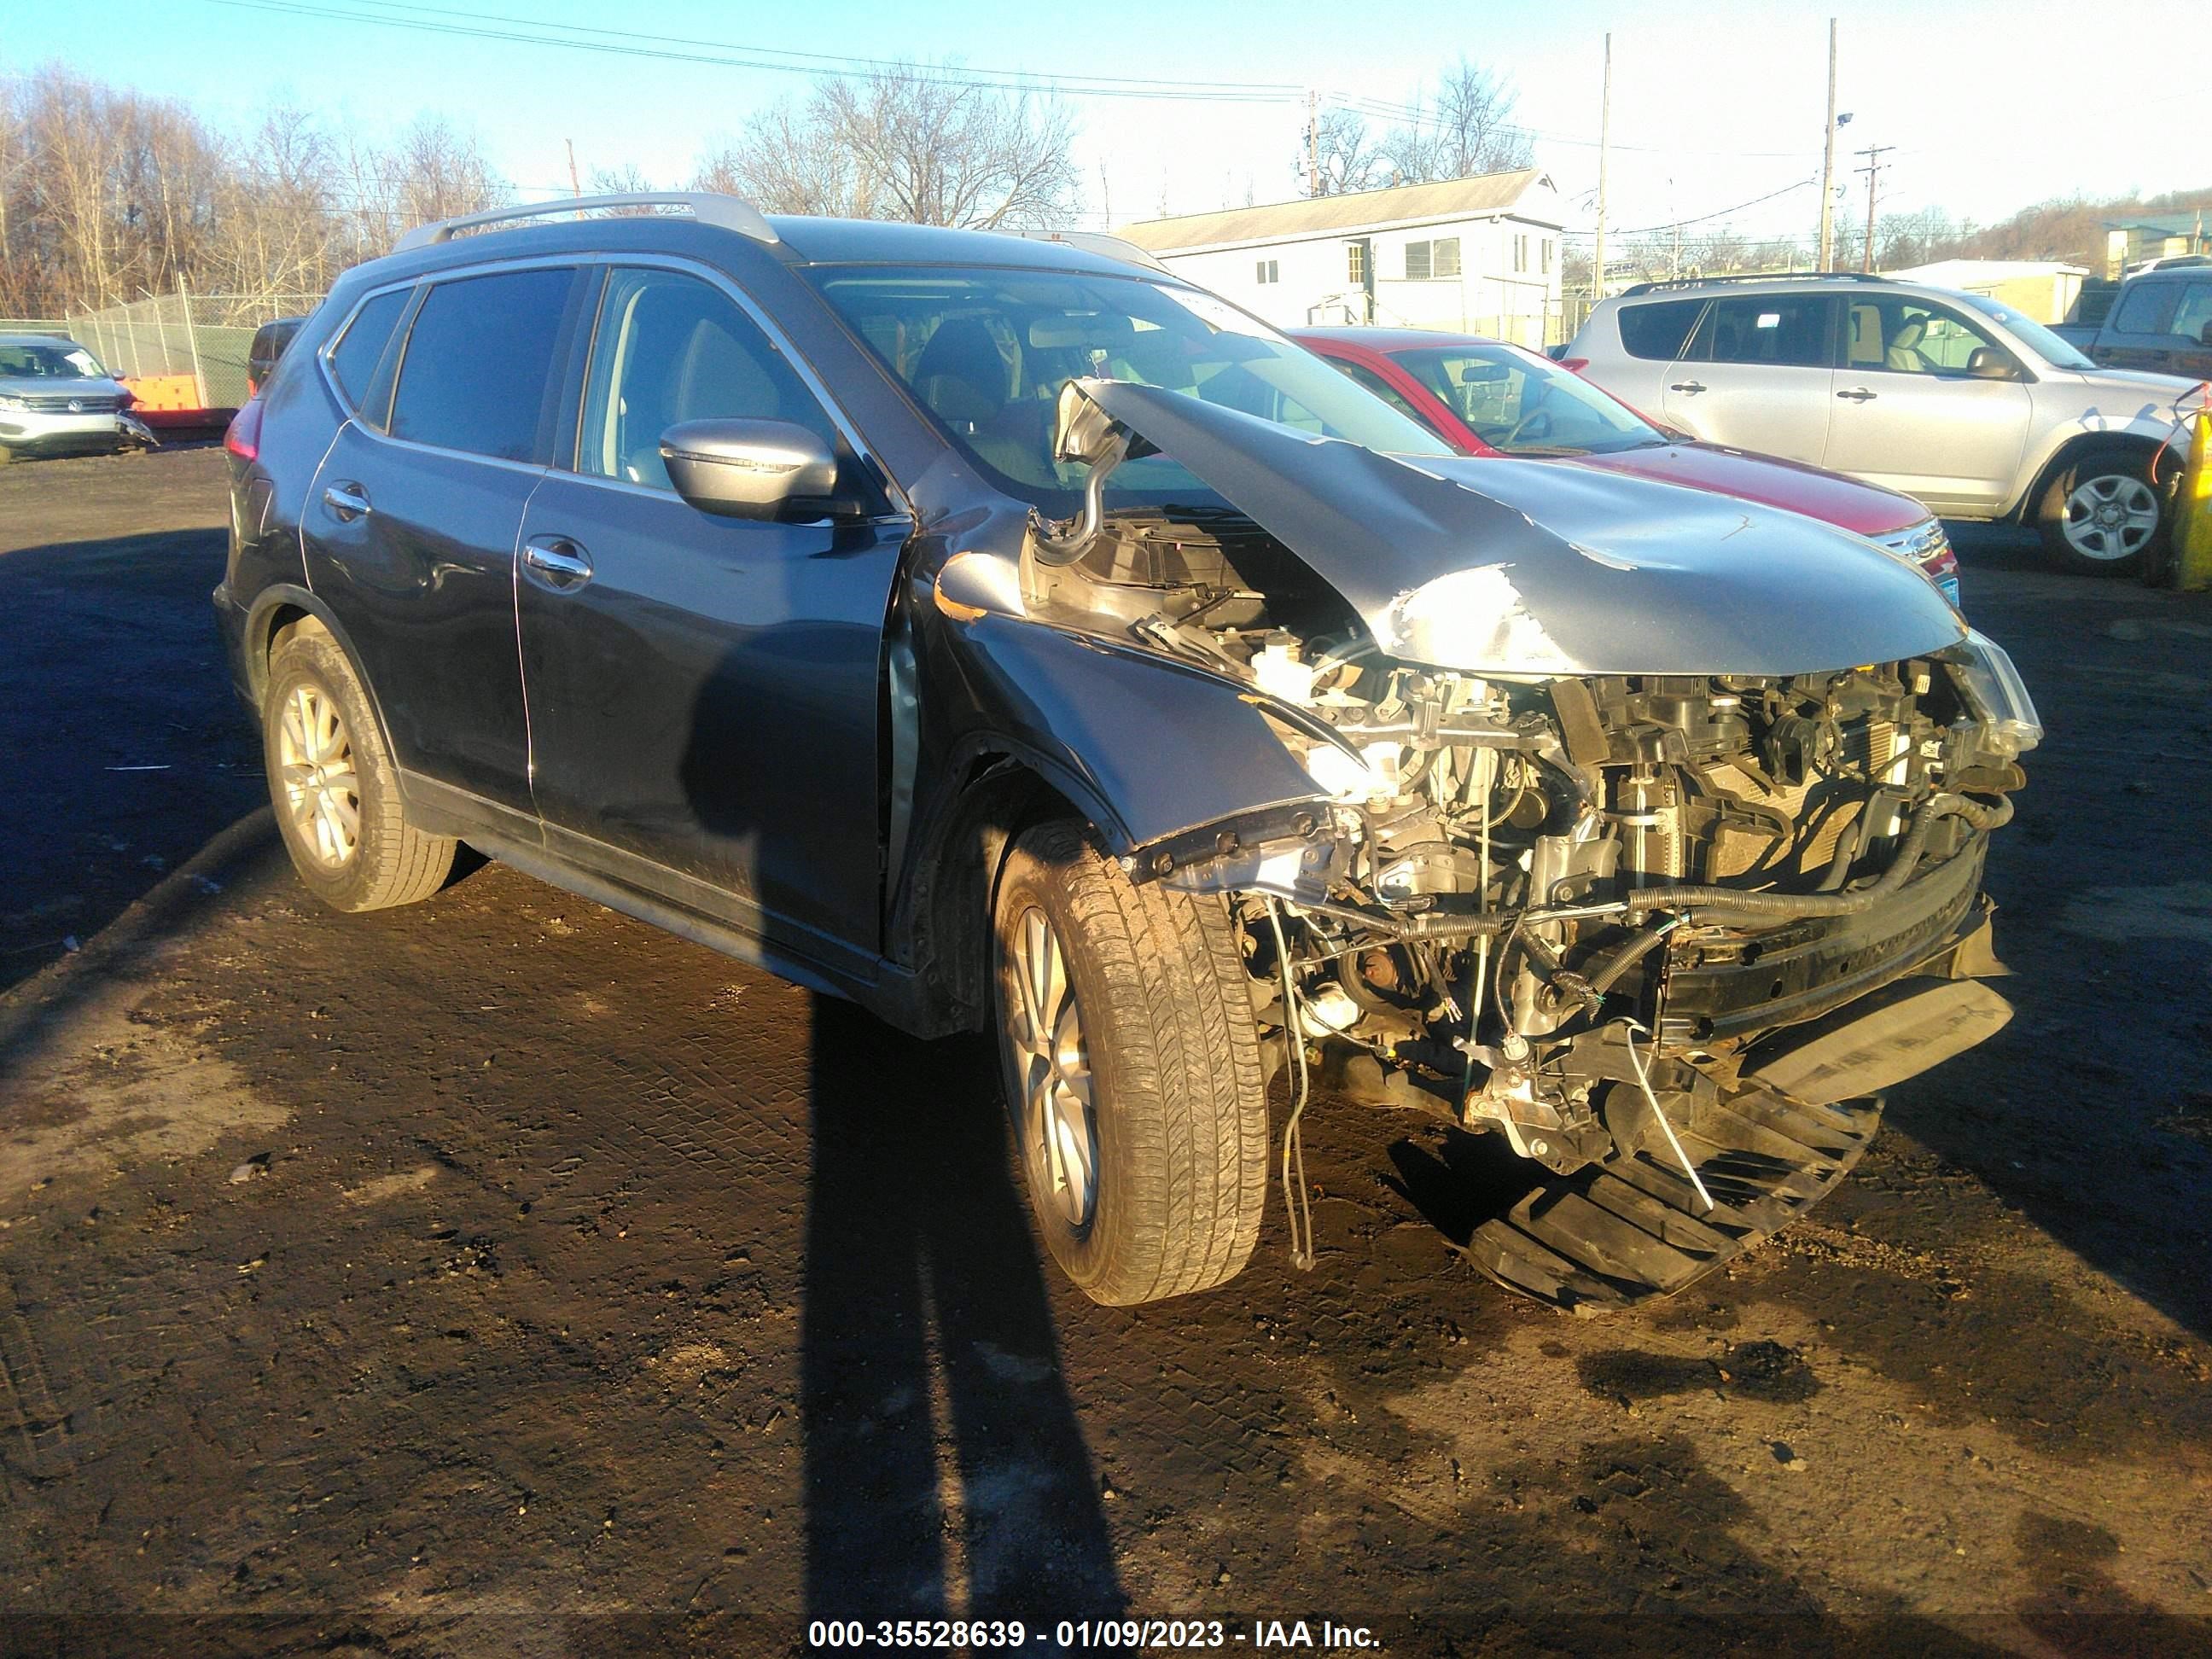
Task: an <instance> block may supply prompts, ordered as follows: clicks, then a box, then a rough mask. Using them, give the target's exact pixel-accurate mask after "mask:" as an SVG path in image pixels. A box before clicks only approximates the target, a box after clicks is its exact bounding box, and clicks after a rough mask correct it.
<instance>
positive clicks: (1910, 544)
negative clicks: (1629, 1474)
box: [1875, 519, 1951, 565]
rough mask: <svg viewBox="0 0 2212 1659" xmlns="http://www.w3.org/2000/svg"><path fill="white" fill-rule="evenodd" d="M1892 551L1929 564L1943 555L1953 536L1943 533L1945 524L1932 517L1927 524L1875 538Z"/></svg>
mask: <svg viewBox="0 0 2212 1659" xmlns="http://www.w3.org/2000/svg"><path fill="white" fill-rule="evenodd" d="M1875 540H1876V541H1879V542H1880V543H1881V544H1882V545H1883V546H1884V547H1886V548H1887V549H1888V550H1890V551H1891V552H1893V553H1895V554H1898V555H1899V556H1902V557H1905V558H1908V559H1910V560H1911V561H1912V562H1914V563H1915V564H1923V565H1924V564H1927V563H1929V562H1931V561H1933V560H1936V559H1939V558H1941V557H1942V556H1943V553H1944V551H1945V550H1947V549H1948V547H1949V546H1950V545H1951V538H1949V537H1948V536H1946V535H1945V534H1944V533H1943V526H1942V525H1940V524H1938V523H1936V520H1933V519H1930V520H1928V522H1927V523H1925V524H1917V525H1914V526H1912V527H1911V529H1909V530H1900V531H1899V532H1897V533H1896V534H1895V535H1892V536H1877V537H1876V538H1875Z"/></svg>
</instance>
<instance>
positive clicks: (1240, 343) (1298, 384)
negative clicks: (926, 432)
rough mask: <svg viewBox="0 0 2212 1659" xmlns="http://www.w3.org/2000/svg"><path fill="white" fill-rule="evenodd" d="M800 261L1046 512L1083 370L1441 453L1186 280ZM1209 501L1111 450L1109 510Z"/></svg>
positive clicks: (996, 468) (871, 342)
mask: <svg viewBox="0 0 2212 1659" xmlns="http://www.w3.org/2000/svg"><path fill="white" fill-rule="evenodd" d="M808 274H809V276H811V278H812V279H813V281H814V282H815V283H816V284H817V285H818V286H819V287H820V289H821V290H822V292H823V295H824V296H825V297H826V298H827V299H828V300H829V303H830V304H831V305H832V306H833V307H836V310H837V312H838V313H839V314H840V315H841V316H842V317H843V318H844V319H845V320H846V321H847V322H848V324H850V325H852V327H853V329H854V331H855V332H857V333H858V334H859V335H860V337H861V338H862V339H863V340H865V341H866V343H867V344H868V346H869V347H870V349H872V350H873V351H874V352H875V354H876V355H877V356H878V357H880V358H881V359H882V360H883V362H884V364H885V365H886V366H888V367H889V368H890V371H891V372H892V373H893V374H896V376H898V378H899V379H900V380H902V381H903V382H904V383H905V384H906V385H907V386H908V388H909V389H911V390H912V392H914V394H915V398H916V400H917V401H919V402H920V403H921V405H922V406H923V407H924V408H925V409H927V410H928V411H929V412H930V414H931V415H932V416H933V417H934V418H935V419H936V421H937V422H938V424H939V426H940V427H941V428H943V429H944V430H945V434H946V435H947V436H949V437H950V438H951V440H952V441H953V442H955V443H956V444H957V445H958V446H959V447H961V448H962V449H963V451H964V452H966V453H967V454H968V455H969V458H970V459H973V460H975V461H976V462H977V463H979V464H980V465H982V466H983V467H984V468H985V469H986V470H987V471H988V472H989V473H990V474H991V475H992V476H993V477H994V479H995V480H996V481H997V482H998V483H1000V485H1001V487H1003V488H1005V489H1007V490H1008V491H1009V492H1011V493H1012V494H1013V495H1017V496H1018V497H1020V498H1021V499H1023V500H1025V501H1032V502H1034V503H1036V505H1038V506H1039V507H1043V508H1045V509H1046V510H1048V511H1049V512H1051V513H1054V514H1055V515H1063V514H1066V513H1071V512H1073V510H1074V507H1075V503H1076V501H1077V499H1078V496H1079V492H1080V490H1081V488H1082V484H1083V479H1084V475H1085V472H1086V471H1088V469H1087V468H1086V467H1085V466H1084V465H1082V464H1080V463H1067V462H1060V461H1055V460H1054V459H1053V456H1052V435H1053V420H1054V404H1055V402H1056V400H1057V398H1059V396H1060V387H1061V386H1065V385H1066V383H1067V382H1068V381H1069V380H1074V379H1078V378H1080V377H1084V376H1101V377H1103V378H1105V379H1108V380H1124V381H1129V382H1133V383H1134V384H1137V385H1140V386H1159V387H1162V388H1164V389H1165V390H1167V391H1170V392H1182V393H1184V394H1186V395H1188V396H1189V397H1193V398H1200V399H1202V400H1204V401H1205V402H1206V403H1210V404H1219V405H1221V406H1222V407H1224V408H1227V409H1235V410H1242V411H1243V413H1245V414H1248V415H1256V416H1260V417H1261V419H1263V420H1268V421H1274V422H1279V423H1280V424H1282V425H1285V426H1288V427H1294V428H1297V430H1299V431H1301V432H1310V433H1312V434H1313V435H1316V437H1323V438H1342V439H1346V440H1347V441H1351V442H1352V443H1356V444H1360V445H1364V447H1367V448H1370V449H1377V450H1383V451H1385V452H1388V453H1393V454H1415V455H1448V454H1449V453H1451V451H1450V450H1449V448H1448V447H1446V446H1445V444H1444V443H1443V441H1442V440H1440V439H1438V438H1437V437H1436V436H1434V435H1432V434H1431V433H1430V432H1429V431H1428V430H1427V429H1426V428H1423V427H1419V426H1417V425H1415V424H1414V423H1413V422H1412V421H1409V420H1407V418H1406V417H1405V416H1402V415H1401V414H1399V413H1398V412H1397V411H1396V410H1394V409H1392V408H1391V407H1390V406H1389V404H1385V403H1383V401H1382V400H1381V399H1379V398H1375V397H1373V396H1371V395H1370V394H1369V393H1367V392H1363V391H1362V390H1360V388H1359V387H1358V386H1354V385H1352V383H1351V382H1350V381H1349V380H1346V379H1345V378H1344V377H1343V376H1342V375H1340V374H1338V373H1337V372H1336V371H1335V370H1334V369H1333V368H1330V367H1329V366H1328V364H1327V363H1325V362H1322V360H1321V359H1320V358H1318V357H1316V356H1313V355H1312V354H1311V353H1310V352H1308V351H1306V350H1304V349H1303V348H1301V347H1299V346H1297V345H1296V344H1294V343H1291V341H1289V340H1287V339H1285V338H1284V337H1282V336H1281V335H1279V334H1278V333H1276V332H1275V331H1273V330H1272V329H1270V328H1269V327H1267V325H1266V324H1264V323H1261V322H1258V321H1256V320H1255V319H1252V318H1250V317H1248V316H1246V315H1245V314H1244V313H1243V312H1241V311H1238V310H1237V308H1236V307H1234V306H1231V305H1230V304H1229V303H1228V302H1227V301H1223V300H1218V299H1216V298H1215V297H1214V296H1213V295H1210V294H1206V293H1203V292H1201V291H1200V290H1199V289H1190V288H1183V287H1181V286H1178V285H1176V284H1172V283H1162V282H1155V281H1152V280H1150V279H1148V278H1144V277H1134V276H1131V277H1121V276H1088V275H1077V274H1073V273H1068V272H1062V271H1048V270H992V269H981V268H970V267H954V266H945V265H931V266H917V267H914V268H911V269H898V268H891V267H886V266H882V265H828V266H817V267H816V268H815V269H813V270H811V271H810V272H809V273H808ZM1215 499H1216V497H1215V496H1214V494H1213V492H1212V490H1211V489H1207V488H1206V486H1205V485H1203V484H1201V483H1200V482H1199V481H1198V480H1197V479H1196V478H1194V477H1192V476H1191V475H1190V474H1189V473H1188V471H1185V470H1184V469H1183V468H1182V466H1181V465H1178V464H1177V463H1176V462H1175V461H1173V460H1171V459H1169V458H1168V457H1166V456H1164V455H1152V456H1146V457H1144V458H1143V459H1136V460H1129V461H1124V462H1123V463H1122V464H1121V465H1120V466H1118V467H1116V468H1115V470H1114V473H1113V478H1112V482H1111V483H1109V485H1108V487H1107V489H1106V491H1105V501H1106V505H1107V506H1108V507H1109V508H1111V507H1137V506H1160V505H1164V504H1167V503H1169V502H1175V503H1178V504H1181V503H1187V502H1198V503H1211V502H1212V501H1214V500H1215Z"/></svg>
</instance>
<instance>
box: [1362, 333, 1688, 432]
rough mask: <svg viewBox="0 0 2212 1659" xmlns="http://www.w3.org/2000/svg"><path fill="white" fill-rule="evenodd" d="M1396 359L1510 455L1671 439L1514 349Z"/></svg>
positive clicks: (1485, 347) (1403, 354) (1451, 350)
mask: <svg viewBox="0 0 2212 1659" xmlns="http://www.w3.org/2000/svg"><path fill="white" fill-rule="evenodd" d="M1391 356H1392V358H1393V361H1395V362H1397V363H1399V364H1400V365H1401V367H1403V368H1406V369H1407V371H1408V372H1410V373H1411V374H1413V378H1414V379H1415V380H1419V382H1420V383H1421V384H1422V385H1423V386H1426V387H1427V388H1428V389H1429V390H1430V391H1431V392H1434V393H1435V394H1436V395H1437V397H1438V398H1441V399H1443V405H1444V407H1445V408H1447V409H1449V410H1451V412H1452V413H1453V414H1455V415H1456V416H1459V417H1460V419H1461V420H1462V421H1464V422H1467V423H1468V425H1469V426H1470V427H1472V428H1474V433H1475V435H1476V436H1477V437H1479V438H1480V439H1481V440H1482V441H1483V442H1485V443H1486V444H1488V445H1489V446H1490V447H1492V449H1495V450H1498V451H1501V452H1502V453H1505V454H1508V455H1610V454H1613V453H1616V452H1617V451H1620V450H1624V449H1649V448H1650V447H1653V446H1655V445H1659V444H1663V443H1665V442H1666V441H1667V439H1666V437H1665V436H1664V435H1662V433H1661V432H1660V431H1659V429H1658V428H1656V427H1654V426H1652V425H1651V424H1650V422H1647V421H1645V420H1644V418H1643V417H1642V416H1639V415H1638V414H1637V413H1636V412H1635V411H1634V410H1632V409H1630V408H1628V407H1627V406H1626V404H1621V403H1619V402H1617V401H1616V400H1614V399H1613V398H1608V397H1607V396H1606V394H1605V393H1604V392H1601V391H1599V390H1598V389H1597V388H1596V387H1595V386H1592V385H1591V384H1590V383H1589V381H1587V380H1583V378H1582V377H1581V376H1580V375H1578V374H1575V373H1574V372H1573V371H1571V370H1570V369H1565V368H1559V366H1558V365H1557V364H1556V363H1552V362H1547V361H1546V360H1545V359H1543V358H1541V357H1538V356H1534V354H1532V353H1530V352H1526V351H1522V350H1520V349H1517V348H1516V347H1513V346H1510V345H1494V344H1468V345H1463V346H1448V347H1442V348H1438V349H1431V350H1424V351H1399V352H1394V353H1392V354H1391Z"/></svg>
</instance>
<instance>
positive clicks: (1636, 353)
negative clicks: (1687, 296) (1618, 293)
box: [1620, 300, 1705, 363]
mask: <svg viewBox="0 0 2212 1659" xmlns="http://www.w3.org/2000/svg"><path fill="white" fill-rule="evenodd" d="M1704 309H1705V301H1703V300H1668V301H1662V302H1661V303H1660V304H1657V305H1649V306H1623V307H1621V308H1620V343H1621V347H1622V349H1624V350H1626V352H1627V353H1628V355H1629V356H1632V357H1642V358H1645V359H1647V360H1649V361H1650V362H1662V363H1665V362H1674V359H1676V358H1677V357H1679V356H1681V355H1682V348H1683V346H1684V345H1685V344H1686V343H1687V341H1688V340H1689V337H1690V331H1691V330H1692V328H1694V327H1696V326H1697V322H1698V313H1699V312H1701V311H1703V310H1704Z"/></svg>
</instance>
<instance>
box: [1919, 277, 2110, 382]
mask: <svg viewBox="0 0 2212 1659" xmlns="http://www.w3.org/2000/svg"><path fill="white" fill-rule="evenodd" d="M1954 297H1955V298H1957V299H1958V300H1960V301H1962V302H1964V303H1965V304H1966V305H1970V306H1972V307H1973V308H1974V309H1975V310H1977V311H1978V312H1980V313H1982V315H1983V316H1984V317H1987V318H1988V319H1990V321H1991V322H1995V323H2002V324H2003V325H2004V326H2005V329H2006V331H2008V333H2010V334H2011V336H2012V337H2013V338H2014V339H2015V340H2017V341H2019V342H2020V343H2021V344H2022V345H2024V346H2026V347H2027V349H2029V350H2030V351H2033V353H2034V354H2035V355H2036V356H2039V357H2040V358H2042V359H2043V361H2044V362H2046V363H2049V364H2050V365H2051V368H2096V366H2097V365H2096V364H2094V363H2093V362H2090V361H2089V360H2088V359H2087V357H2085V356H2082V355H2081V353H2080V352H2079V351H2076V350H2075V349H2074V348H2073V347H2072V346H2070V345H2069V344H2067V343H2066V342H2065V341H2064V340H2063V339H2061V338H2060V337H2058V336H2057V335H2056V334H2053V333H2052V332H2051V331H2050V330H2049V329H2047V328H2045V327H2044V325H2042V324H2041V323H2039V322H2037V321H2035V320H2034V319H2032V318H2029V317H2026V316H2023V315H2022V314H2021V313H2019V312H2017V311H2015V310H2014V309H2013V308H2012V307H2010V306H2008V305H2000V304H1998V303H1997V302H1996V301H1995V300H1992V299H1991V298H1990V296H1989V295H1986V294H1960V295H1955V296H1954Z"/></svg>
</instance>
